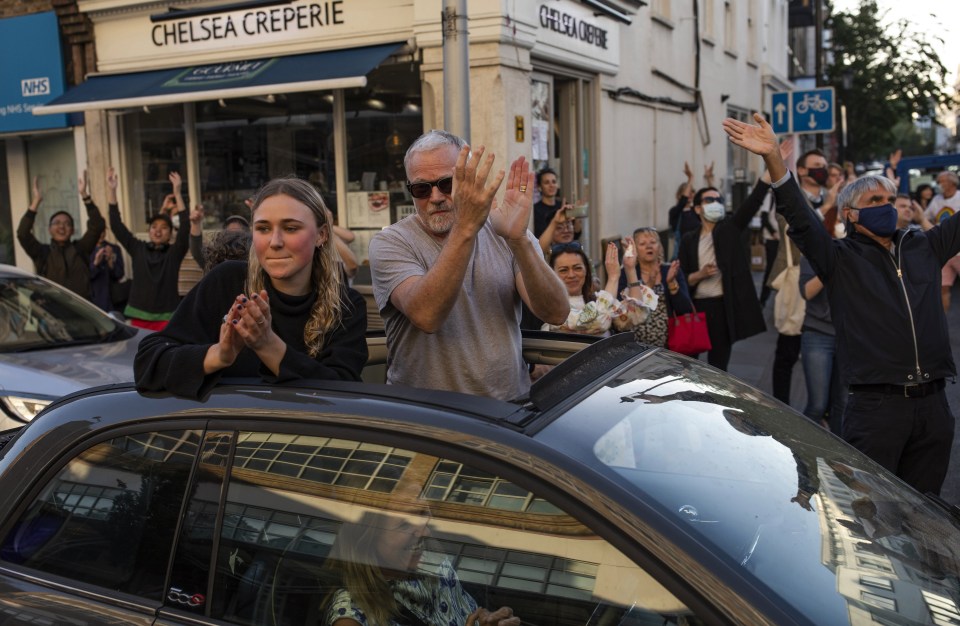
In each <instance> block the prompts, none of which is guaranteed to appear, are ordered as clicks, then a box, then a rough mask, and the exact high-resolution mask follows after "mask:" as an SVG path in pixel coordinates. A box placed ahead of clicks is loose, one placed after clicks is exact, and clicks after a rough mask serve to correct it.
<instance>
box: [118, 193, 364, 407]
mask: <svg viewBox="0 0 960 626" xmlns="http://www.w3.org/2000/svg"><path fill="white" fill-rule="evenodd" d="M251 216H252V221H253V241H252V246H251V249H250V256H249V259H248V261H246V262H244V261H227V262H224V263H221V264H220V265H218V266H217V267H215V268H214V269H213V270H211V271H210V272H209V273H208V274H207V275H206V276H204V277H203V280H201V281H200V283H198V284H197V286H196V287H195V288H194V289H193V290H191V292H190V293H189V294H187V296H186V297H185V298H184V300H183V302H182V303H181V304H180V306H179V307H178V308H177V310H176V312H175V313H174V316H173V318H172V319H171V320H170V324H169V325H168V326H167V327H166V328H165V329H164V330H163V331H162V332H159V333H156V334H153V335H150V336H149V337H147V338H146V339H145V340H144V341H142V342H141V344H140V349H139V351H138V352H137V358H136V360H135V362H134V375H135V378H136V382H137V388H138V389H139V390H140V391H169V392H171V393H174V394H176V395H180V396H184V397H189V398H197V397H201V396H203V395H204V394H205V393H206V392H207V391H209V389H210V388H211V387H212V386H213V385H214V384H215V383H216V381H217V380H218V379H219V378H220V377H222V376H230V377H259V378H261V379H262V380H264V381H267V382H283V381H288V380H295V379H299V378H317V379H339V380H360V372H361V370H362V369H363V366H364V364H365V363H366V360H367V345H366V340H365V334H366V327H367V318H366V306H365V304H364V301H363V297H362V296H360V295H359V294H358V293H357V292H355V291H353V290H352V289H349V288H347V286H346V285H345V284H344V282H343V279H342V273H341V272H340V270H339V258H338V256H337V252H336V249H335V247H334V245H333V244H332V243H331V241H330V224H329V221H328V218H327V212H326V207H325V206H324V204H323V200H322V199H321V197H320V194H319V193H317V191H316V190H315V189H314V188H313V187H312V186H311V185H310V184H309V183H307V182H305V181H302V180H299V179H297V178H280V179H274V180H272V181H270V182H269V183H267V184H266V185H264V187H263V188H262V189H261V190H260V191H259V192H258V194H257V196H256V199H255V201H254V204H253V211H252V214H251Z"/></svg>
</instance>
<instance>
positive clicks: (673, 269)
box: [667, 260, 680, 285]
mask: <svg viewBox="0 0 960 626" xmlns="http://www.w3.org/2000/svg"><path fill="white" fill-rule="evenodd" d="M679 271H680V261H678V260H674V261H673V262H672V263H670V267H669V268H668V269H667V285H669V284H670V283H672V282H674V281H675V280H677V272H679Z"/></svg>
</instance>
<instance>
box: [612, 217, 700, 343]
mask: <svg viewBox="0 0 960 626" xmlns="http://www.w3.org/2000/svg"><path fill="white" fill-rule="evenodd" d="M633 243H634V246H635V247H636V251H637V257H636V258H637V266H638V271H637V272H636V275H637V278H636V279H635V280H639V282H640V283H641V284H642V285H643V286H645V287H647V288H649V289H651V290H652V291H653V292H654V293H655V294H656V295H657V306H656V308H655V309H654V310H653V311H651V312H650V315H648V316H647V319H645V320H644V321H643V322H641V323H640V324H638V325H637V326H636V327H635V328H634V329H633V332H634V334H635V335H636V337H637V341H639V342H640V343H644V344H647V345H651V346H660V347H662V348H665V347H666V346H667V324H668V321H669V319H670V317H671V316H672V315H678V314H683V313H691V312H693V302H691V300H690V291H689V289H688V288H687V279H686V276H684V273H683V270H681V269H680V262H679V261H673V262H671V263H664V262H663V257H664V254H663V246H662V245H660V234H659V233H658V232H657V230H656V229H655V228H650V227H649V226H645V227H643V228H638V229H636V230H635V231H633ZM623 282H626V284H627V285H628V286H629V285H630V278H629V277H627V278H626V281H623Z"/></svg>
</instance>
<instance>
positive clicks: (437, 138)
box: [403, 128, 467, 172]
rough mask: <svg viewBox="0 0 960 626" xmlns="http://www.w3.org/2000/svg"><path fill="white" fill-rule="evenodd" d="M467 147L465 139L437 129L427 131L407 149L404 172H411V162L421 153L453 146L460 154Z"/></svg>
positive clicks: (404, 157) (404, 158) (404, 156)
mask: <svg viewBox="0 0 960 626" xmlns="http://www.w3.org/2000/svg"><path fill="white" fill-rule="evenodd" d="M465 145H467V142H466V141H464V140H463V138H461V137H457V136H456V135H454V134H453V133H448V132H447V131H445V130H438V129H436V128H435V129H433V130H430V131H427V132H425V133H423V134H422V135H420V136H419V137H417V140H416V141H414V142H413V143H412V144H410V147H409V148H407V153H406V154H405V155H403V170H404V172H408V171H409V170H410V160H411V159H412V158H413V156H414V155H415V154H418V153H420V152H433V151H434V150H437V149H439V148H443V147H445V146H452V147H454V148H456V149H457V151H458V152H459V151H460V149H461V148H463V147H464V146H465Z"/></svg>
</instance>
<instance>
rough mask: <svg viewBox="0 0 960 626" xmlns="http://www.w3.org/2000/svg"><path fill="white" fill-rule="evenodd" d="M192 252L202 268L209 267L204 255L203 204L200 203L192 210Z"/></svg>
mask: <svg viewBox="0 0 960 626" xmlns="http://www.w3.org/2000/svg"><path fill="white" fill-rule="evenodd" d="M190 254H191V256H193V260H194V261H196V262H197V265H199V266H200V269H202V270H205V269H206V268H207V260H206V259H205V258H204V255H203V205H202V204H198V205H197V206H195V207H193V210H192V211H190Z"/></svg>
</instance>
